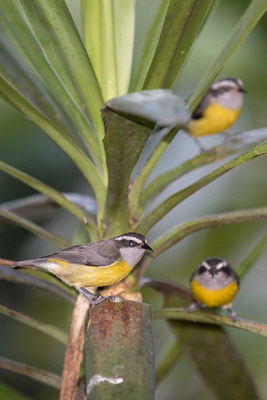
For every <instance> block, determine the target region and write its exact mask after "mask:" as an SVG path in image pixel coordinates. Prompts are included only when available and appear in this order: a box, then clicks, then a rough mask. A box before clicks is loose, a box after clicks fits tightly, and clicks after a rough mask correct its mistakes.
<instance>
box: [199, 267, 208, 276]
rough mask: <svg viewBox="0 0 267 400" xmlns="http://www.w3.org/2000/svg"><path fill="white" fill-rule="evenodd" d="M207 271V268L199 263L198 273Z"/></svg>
mask: <svg viewBox="0 0 267 400" xmlns="http://www.w3.org/2000/svg"><path fill="white" fill-rule="evenodd" d="M206 271H207V268H205V267H203V265H201V267H199V270H198V273H199V274H204V272H206Z"/></svg>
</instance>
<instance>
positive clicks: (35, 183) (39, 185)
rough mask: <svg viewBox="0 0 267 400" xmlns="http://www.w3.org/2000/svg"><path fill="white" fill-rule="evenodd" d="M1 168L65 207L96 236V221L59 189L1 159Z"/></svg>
mask: <svg viewBox="0 0 267 400" xmlns="http://www.w3.org/2000/svg"><path fill="white" fill-rule="evenodd" d="M0 170H2V171H4V172H5V173H7V174H9V175H11V176H13V177H14V178H16V179H19V180H20V181H21V182H23V183H25V184H26V185H29V186H30V187H32V188H33V189H35V190H37V191H39V192H41V193H43V194H45V195H46V196H48V197H50V198H51V199H52V200H54V201H55V202H56V203H57V204H59V205H60V206H61V207H63V208H65V209H66V210H68V211H69V212H70V213H71V214H73V215H74V216H75V217H77V218H78V219H79V220H80V221H81V222H82V223H83V224H84V225H85V227H88V230H89V233H91V235H92V236H93V237H96V235H97V228H96V225H95V223H94V221H93V220H92V219H91V218H90V217H89V215H88V214H87V213H86V212H84V211H83V210H81V209H80V208H79V207H77V206H76V205H74V204H73V203H72V202H70V201H69V200H67V198H65V197H64V196H63V195H62V194H61V193H59V192H58V191H57V190H55V189H53V188H51V187H50V186H48V185H46V184H45V183H43V182H41V181H39V180H38V179H36V178H33V177H32V176H30V175H28V174H26V173H24V172H22V171H20V170H18V169H16V168H14V167H12V166H11V165H9V164H7V163H4V162H3V161H0Z"/></svg>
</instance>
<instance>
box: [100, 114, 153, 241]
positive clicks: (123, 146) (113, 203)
mask: <svg viewBox="0 0 267 400" xmlns="http://www.w3.org/2000/svg"><path fill="white" fill-rule="evenodd" d="M103 119H104V125H105V131H106V134H105V138H104V146H105V149H106V155H107V165H108V171H109V186H108V194H107V202H106V213H105V216H104V224H103V225H104V227H105V228H104V229H105V235H106V236H114V235H116V234H121V233H123V232H125V231H126V232H127V230H129V227H130V221H129V210H128V192H129V183H130V177H131V173H132V171H133V168H134V167H135V165H136V162H137V160H138V158H139V156H140V154H141V151H142V150H143V148H144V146H145V144H146V141H147V139H148V136H149V134H150V129H148V128H146V127H145V126H143V125H138V124H137V123H135V122H132V121H129V120H127V119H125V118H123V117H121V116H119V115H118V114H115V113H113V112H112V111H111V110H109V109H108V108H104V109H103Z"/></svg>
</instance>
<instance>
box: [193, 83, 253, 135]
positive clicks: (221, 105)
mask: <svg viewBox="0 0 267 400" xmlns="http://www.w3.org/2000/svg"><path fill="white" fill-rule="evenodd" d="M245 92H246V90H245V89H244V86H243V83H242V81H241V80H240V79H235V78H225V79H221V80H220V81H218V82H215V83H213V84H212V85H211V86H210V88H209V90H208V91H207V93H206V94H205V96H204V97H203V98H202V100H201V101H200V103H199V105H198V106H197V107H196V109H195V110H194V111H193V113H192V119H191V121H190V122H189V124H188V126H187V131H188V132H189V133H190V134H191V135H192V136H193V137H194V138H197V137H199V136H205V135H213V134H215V133H218V132H222V131H224V130H226V129H228V128H229V127H230V126H231V125H233V123H234V122H235V121H236V120H237V118H238V117H239V114H240V112H241V109H242V105H243V97H244V96H243V94H244V93H245Z"/></svg>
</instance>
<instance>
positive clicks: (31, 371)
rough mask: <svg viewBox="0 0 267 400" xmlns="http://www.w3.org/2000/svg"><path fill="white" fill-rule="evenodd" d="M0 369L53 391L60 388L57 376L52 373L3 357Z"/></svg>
mask: <svg viewBox="0 0 267 400" xmlns="http://www.w3.org/2000/svg"><path fill="white" fill-rule="evenodd" d="M0 369H2V370H4V371H9V372H14V373H16V374H20V375H23V376H27V377H29V378H31V379H34V380H36V381H38V382H41V383H44V384H45V385H48V386H51V387H53V388H55V389H59V388H60V382H61V378H60V376H59V375H56V374H53V373H52V372H49V371H45V370H43V369H39V368H36V367H33V366H31V365H27V364H24V363H21V362H18V361H13V360H10V359H7V358H4V357H0Z"/></svg>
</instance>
